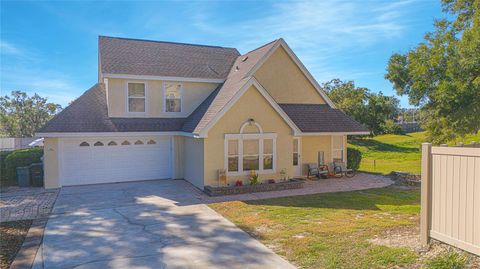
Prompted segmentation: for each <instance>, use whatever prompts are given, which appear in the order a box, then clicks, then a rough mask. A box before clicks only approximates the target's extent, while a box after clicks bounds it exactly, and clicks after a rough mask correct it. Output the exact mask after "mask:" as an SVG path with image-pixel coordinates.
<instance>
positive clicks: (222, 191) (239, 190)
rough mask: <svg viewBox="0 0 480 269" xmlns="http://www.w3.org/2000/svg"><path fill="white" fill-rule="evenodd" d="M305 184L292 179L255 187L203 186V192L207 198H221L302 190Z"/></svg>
mask: <svg viewBox="0 0 480 269" xmlns="http://www.w3.org/2000/svg"><path fill="white" fill-rule="evenodd" d="M304 183H305V182H304V181H303V180H299V179H292V180H290V181H285V182H278V183H264V184H257V185H244V186H226V187H211V186H205V187H204V191H205V193H206V194H208V195H209V196H223V195H234V194H243V193H252V192H266V191H282V190H290V189H300V188H303V184H304Z"/></svg>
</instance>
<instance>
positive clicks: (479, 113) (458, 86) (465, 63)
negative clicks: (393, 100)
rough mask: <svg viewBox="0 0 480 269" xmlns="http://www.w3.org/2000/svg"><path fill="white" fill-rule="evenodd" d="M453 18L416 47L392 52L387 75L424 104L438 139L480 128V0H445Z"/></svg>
mask: <svg viewBox="0 0 480 269" xmlns="http://www.w3.org/2000/svg"><path fill="white" fill-rule="evenodd" d="M442 6H443V10H444V12H446V13H448V14H450V16H451V17H452V18H453V19H451V20H447V19H442V20H437V21H435V31H434V32H432V33H427V34H426V35H425V38H424V41H423V42H421V43H420V44H418V46H417V47H415V48H414V49H412V50H409V51H408V52H406V53H404V54H401V53H395V54H393V55H392V56H391V58H390V60H389V62H388V67H387V74H386V75H385V78H386V79H388V80H390V81H391V82H392V83H393V87H394V89H396V91H397V93H398V94H400V95H407V96H408V98H409V102H410V104H412V105H414V106H418V107H420V108H421V110H422V115H423V123H424V126H423V127H424V128H425V129H426V130H427V131H428V133H429V138H430V140H431V141H432V142H434V143H442V142H446V141H449V140H452V139H454V138H456V137H459V136H460V137H461V136H464V135H466V134H469V133H477V132H478V131H479V129H480V0H442Z"/></svg>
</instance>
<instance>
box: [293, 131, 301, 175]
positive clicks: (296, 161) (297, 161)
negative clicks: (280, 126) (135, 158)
mask: <svg viewBox="0 0 480 269" xmlns="http://www.w3.org/2000/svg"><path fill="white" fill-rule="evenodd" d="M301 159H302V156H301V150H300V138H299V137H296V138H293V175H294V176H301V175H302V161H301Z"/></svg>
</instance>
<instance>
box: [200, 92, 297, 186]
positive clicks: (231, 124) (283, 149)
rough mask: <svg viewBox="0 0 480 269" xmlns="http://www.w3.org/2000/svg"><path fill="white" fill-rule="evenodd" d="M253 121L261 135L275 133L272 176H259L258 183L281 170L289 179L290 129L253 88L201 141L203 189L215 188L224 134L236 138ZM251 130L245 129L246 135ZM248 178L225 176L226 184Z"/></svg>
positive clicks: (222, 162)
mask: <svg viewBox="0 0 480 269" xmlns="http://www.w3.org/2000/svg"><path fill="white" fill-rule="evenodd" d="M250 118H253V119H254V120H255V122H256V123H258V124H260V125H261V127H262V128H263V131H264V132H265V133H277V143H276V153H277V156H276V157H275V158H276V162H277V170H276V173H275V174H261V175H260V179H269V178H277V179H278V178H280V175H279V172H280V171H281V169H283V168H285V169H286V170H287V173H288V175H289V176H291V175H292V172H293V165H292V160H293V157H292V151H293V142H292V141H293V136H292V130H291V128H290V127H289V126H288V125H287V124H286V123H285V121H284V120H283V119H282V118H281V117H280V116H279V115H278V113H277V112H276V111H275V110H274V109H273V108H272V106H271V105H270V104H269V103H268V101H267V100H265V98H264V97H263V96H262V95H261V94H260V93H259V92H258V90H257V89H255V88H254V86H252V87H250V89H248V90H247V91H246V92H245V94H244V95H243V96H242V97H241V98H240V99H239V100H238V101H237V102H236V103H235V104H234V105H233V106H232V108H231V109H230V110H229V111H228V112H227V113H226V114H225V115H224V116H223V117H222V118H221V119H220V120H219V121H218V122H217V123H216V124H215V125H214V126H213V127H212V128H211V129H210V130H209V132H208V137H207V138H205V156H206V158H205V185H211V186H217V185H218V169H224V168H225V165H224V156H225V155H224V141H225V140H224V139H225V134H238V133H239V131H240V127H241V126H242V124H243V123H244V122H245V121H247V120H248V119H250ZM251 131H253V130H250V129H248V132H251ZM237 179H248V176H228V177H227V181H228V182H229V183H234V182H235V180H237Z"/></svg>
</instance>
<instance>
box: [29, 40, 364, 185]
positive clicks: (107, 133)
mask: <svg viewBox="0 0 480 269" xmlns="http://www.w3.org/2000/svg"><path fill="white" fill-rule="evenodd" d="M98 59H99V61H98V65H99V66H98V83H97V84H95V85H94V86H93V87H92V88H90V89H89V90H88V91H86V92H85V93H84V94H83V95H82V96H80V97H79V98H78V99H76V100H75V101H74V102H72V103H71V104H70V105H69V106H68V107H67V108H65V109H64V110H63V111H62V112H61V113H59V114H58V115H57V116H55V117H54V118H53V119H52V120H51V121H50V122H48V123H47V124H46V125H45V126H44V127H43V128H41V129H40V130H39V131H38V133H37V135H38V136H41V137H44V138H45V140H44V165H45V167H44V170H45V186H46V187H47V188H56V187H61V186H69V185H81V184H94V183H108V182H122V181H134V180H148V179H181V178H183V179H185V180H188V181H189V182H191V183H192V184H194V185H195V186H197V187H198V188H203V187H204V186H206V185H212V186H216V185H218V180H219V176H218V175H219V172H220V173H225V174H226V176H227V181H228V182H229V183H232V182H235V181H236V180H238V179H247V178H248V175H249V173H250V171H251V170H255V171H257V172H258V174H259V175H260V179H262V180H265V179H270V178H273V179H278V178H280V175H281V174H282V175H287V176H288V177H295V176H303V175H305V174H306V173H307V171H306V167H305V164H306V163H317V162H318V160H319V155H321V158H322V159H323V160H324V161H325V162H326V163H328V162H332V161H333V160H343V161H346V154H347V151H346V138H347V135H353V134H368V130H367V129H366V128H365V127H364V126H362V125H360V124H359V123H357V122H355V121H354V120H352V119H351V118H349V117H348V116H346V115H345V114H344V113H342V112H341V111H339V110H338V109H336V108H335V105H334V104H333V103H332V101H331V100H330V99H329V98H328V96H327V95H326V94H325V93H324V92H323V91H322V89H321V88H320V87H319V85H318V83H317V82H316V81H315V79H314V78H313V77H312V75H311V74H310V73H309V72H308V70H307V69H306V68H305V66H304V65H303V64H302V63H301V62H300V60H299V59H298V58H297V56H295V54H294V53H293V51H292V50H291V49H290V48H289V46H288V45H287V44H286V43H285V41H284V40H283V39H278V40H275V41H273V42H270V43H268V44H265V45H263V46H261V47H259V48H257V49H255V50H253V51H250V52H248V53H246V54H243V55H240V53H239V52H238V51H237V50H236V49H234V48H224V47H216V46H203V45H192V44H182V43H171V42H157V41H147V40H136V39H126V38H115V37H104V36H101V37H100V38H99V55H98ZM281 172H282V173H281Z"/></svg>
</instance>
